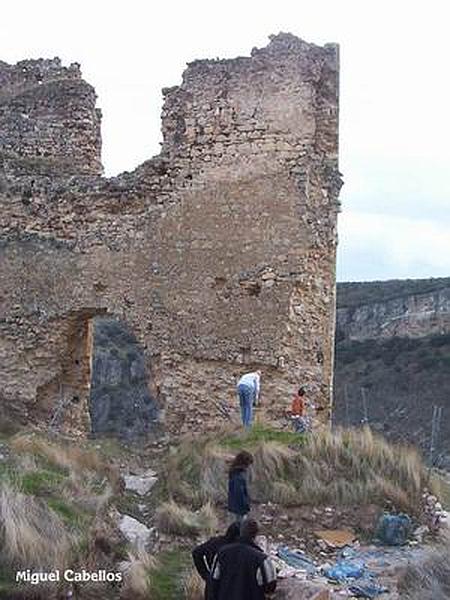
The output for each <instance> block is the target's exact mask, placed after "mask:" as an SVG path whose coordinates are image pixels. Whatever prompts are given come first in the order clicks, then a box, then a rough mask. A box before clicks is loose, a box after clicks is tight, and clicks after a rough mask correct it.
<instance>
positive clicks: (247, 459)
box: [230, 450, 253, 473]
mask: <svg viewBox="0 0 450 600" xmlns="http://www.w3.org/2000/svg"><path fill="white" fill-rule="evenodd" d="M252 463H253V455H252V454H250V452H247V450H242V451H241V452H239V453H238V454H236V456H235V457H234V459H233V461H232V462H231V465H230V473H231V471H243V470H244V469H247V468H248V467H249V466H250V465H251V464H252Z"/></svg>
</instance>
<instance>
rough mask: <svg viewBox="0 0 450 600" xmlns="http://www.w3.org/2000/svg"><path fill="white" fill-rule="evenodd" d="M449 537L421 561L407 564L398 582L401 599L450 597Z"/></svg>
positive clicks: (437, 599) (435, 599) (424, 599)
mask: <svg viewBox="0 0 450 600" xmlns="http://www.w3.org/2000/svg"><path fill="white" fill-rule="evenodd" d="M449 557H450V537H449V536H448V534H447V536H446V537H445V538H444V540H443V541H442V543H441V545H440V547H438V548H436V549H435V550H433V551H432V552H431V553H430V556H429V557H428V558H427V560H425V562H423V563H416V564H414V563H413V564H410V565H408V567H407V569H406V571H405V573H404V575H403V577H402V579H401V580H400V582H399V586H398V587H399V592H400V595H399V598H402V600H448V598H450V561H449Z"/></svg>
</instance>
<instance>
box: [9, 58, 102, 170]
mask: <svg viewBox="0 0 450 600" xmlns="http://www.w3.org/2000/svg"><path fill="white" fill-rule="evenodd" d="M95 102H96V94H95V91H94V89H93V88H92V86H90V85H89V84H87V83H86V82H85V81H83V79H82V78H81V72H80V68H79V65H77V64H76V63H73V64H71V65H70V67H63V66H61V62H60V60H59V59H58V58H54V59H53V60H42V59H40V60H24V61H21V62H19V63H17V64H16V65H8V64H6V63H3V62H0V153H6V154H12V155H17V156H19V157H21V158H28V159H29V160H31V161H33V159H35V158H37V157H39V158H44V159H46V160H47V161H50V162H56V163H57V164H58V166H59V168H64V170H65V171H66V172H72V173H101V172H102V164H101V156H100V153H101V135H100V119H101V113H100V111H99V110H97V109H96V108H95Z"/></svg>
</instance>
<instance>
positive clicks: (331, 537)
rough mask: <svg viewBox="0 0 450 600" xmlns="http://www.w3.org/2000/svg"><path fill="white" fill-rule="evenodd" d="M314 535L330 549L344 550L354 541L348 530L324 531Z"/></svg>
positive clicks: (351, 532) (354, 538)
mask: <svg viewBox="0 0 450 600" xmlns="http://www.w3.org/2000/svg"><path fill="white" fill-rule="evenodd" d="M315 534H316V536H317V537H318V538H320V539H321V540H323V541H324V542H326V544H327V545H328V546H329V547H330V548H344V547H345V546H348V545H349V544H352V543H353V542H354V541H355V540H356V535H355V534H354V532H353V531H351V530H350V529H324V530H322V531H316V532H315Z"/></svg>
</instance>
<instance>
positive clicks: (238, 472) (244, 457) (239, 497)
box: [228, 450, 253, 523]
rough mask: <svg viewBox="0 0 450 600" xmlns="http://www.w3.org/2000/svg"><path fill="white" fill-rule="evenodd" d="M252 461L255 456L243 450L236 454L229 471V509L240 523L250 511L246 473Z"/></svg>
mask: <svg viewBox="0 0 450 600" xmlns="http://www.w3.org/2000/svg"><path fill="white" fill-rule="evenodd" d="M252 463H253V456H252V455H251V454H250V452H247V451H246V450H243V451H242V452H239V454H237V455H236V456H235V458H234V460H233V462H232V463H231V465H230V470H229V472H228V511H229V512H230V513H231V514H232V515H233V518H234V519H235V520H236V521H237V522H238V523H241V522H242V521H243V519H244V518H245V516H246V515H247V514H248V513H249V512H250V496H249V494H248V489H247V478H246V473H247V469H248V468H249V466H250V465H251V464H252Z"/></svg>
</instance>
